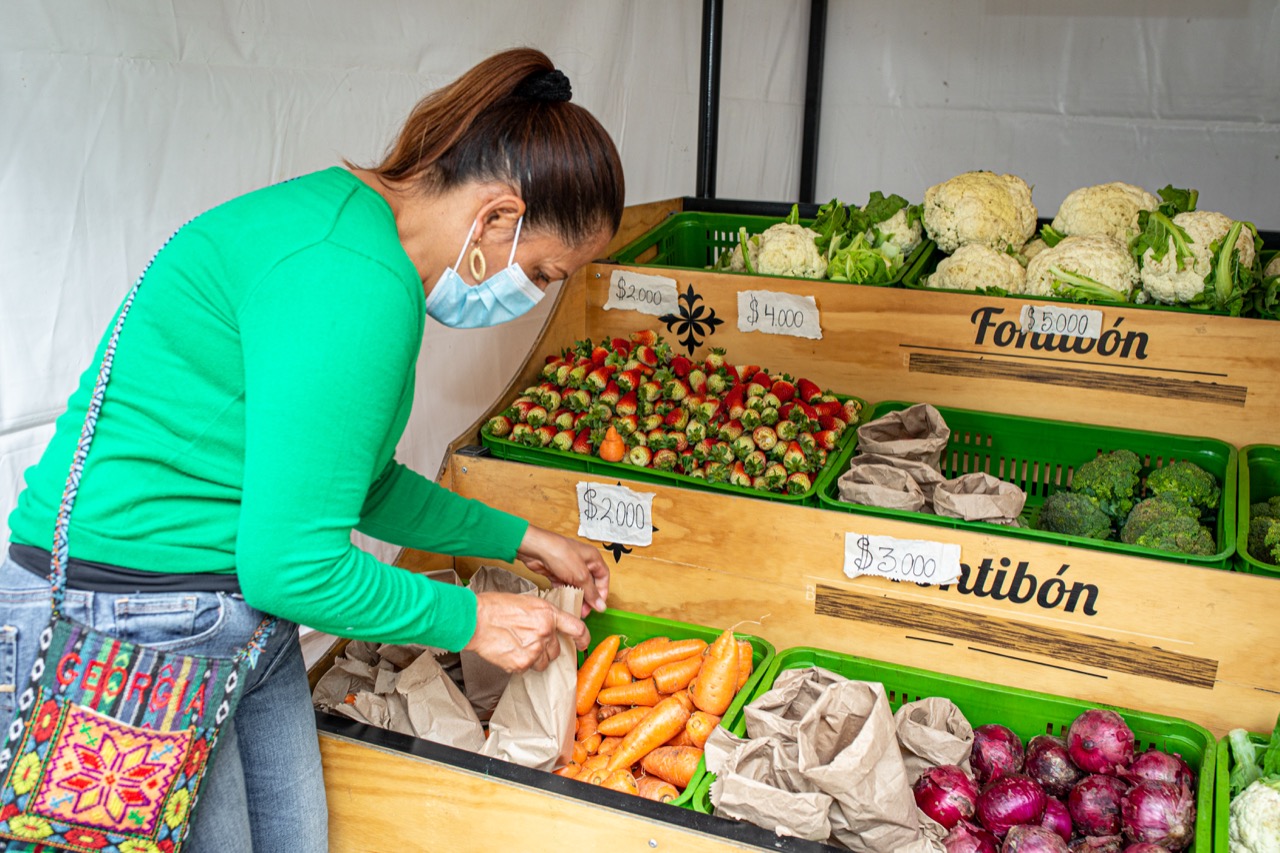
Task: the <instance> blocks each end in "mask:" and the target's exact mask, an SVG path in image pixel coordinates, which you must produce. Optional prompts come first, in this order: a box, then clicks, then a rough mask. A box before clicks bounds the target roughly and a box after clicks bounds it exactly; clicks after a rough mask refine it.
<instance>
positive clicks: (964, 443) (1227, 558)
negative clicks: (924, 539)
mask: <svg viewBox="0 0 1280 853" xmlns="http://www.w3.org/2000/svg"><path fill="white" fill-rule="evenodd" d="M910 405H911V404H910V403H904V402H897V401H891V402H884V403H880V404H878V405H877V406H876V407H875V408H874V409H873V410H872V412H871V413H870V415H868V416H867V418H866V420H867V421H872V420H875V419H876V418H879V417H881V416H883V415H886V414H888V413H889V412H893V411H897V410H899V409H905V408H907V407H908V406H910ZM938 411H939V412H940V413H941V415H942V417H943V420H945V421H946V422H947V426H949V427H950V428H951V441H950V444H949V445H948V446H947V449H946V450H945V451H944V452H943V456H942V459H941V468H942V473H943V476H945V477H948V478H951V477H958V476H960V475H961V474H968V473H970V472H973V471H983V472H985V473H988V474H991V475H992V476H994V477H998V478H999V479H1001V480H1005V481H1007V482H1010V483H1013V484H1014V485H1016V486H1018V487H1019V488H1021V489H1022V490H1023V491H1024V492H1026V495H1027V502H1026V507H1025V509H1024V511H1023V514H1022V518H1021V521H1022V523H1023V524H1024V525H1026V526H1024V527H1008V526H1006V525H1002V524H990V523H987V522H981V521H962V520H960V519H957V518H943V517H940V516H937V515H934V514H932V513H927V512H909V511H906V510H898V509H885V508H883V507H872V506H862V505H860V504H850V503H845V502H844V501H841V500H840V497H839V496H840V491H839V479H840V475H841V474H843V473H844V472H845V470H847V469H848V467H849V460H851V459H852V458H853V457H854V456H855V455H856V453H857V448H856V446H850V447H846V448H845V449H844V450H843V451H842V452H841V454H840V455H839V456H838V457H837V458H836V460H835V462H834V465H835V470H834V472H833V473H832V474H831V475H830V476H829V477H828V478H827V479H826V480H824V481H823V489H822V492H821V494H820V495H819V500H820V503H821V504H822V506H823V507H824V508H826V509H835V510H840V511H843V512H850V513H855V514H861V515H875V516H879V517H882V518H895V519H900V520H902V521H913V522H919V523H924V524H933V525H939V526H942V527H950V528H953V529H959V530H975V531H981V532H983V533H990V534H994V535H999V536H1011V537H1017V538H1021V539H1035V540H1039V541H1042V542H1057V543H1063V544H1067V545H1073V546H1077V547H1082V548H1092V549H1095V550H1101V551H1113V552H1119V553H1125V554H1133V555H1136V556H1142V557H1156V558H1159V559H1161V560H1166V561H1171V562H1177V563H1186V564H1188V565H1194V566H1204V567H1208V568H1217V569H1225V568H1229V567H1230V565H1231V559H1232V555H1233V554H1234V553H1235V548H1236V468H1237V460H1236V450H1235V448H1234V447H1233V446H1231V445H1230V444H1227V443H1226V442H1224V441H1218V440H1216V439H1212V438H1193V437H1189V436H1180V435H1170V434H1167V433H1157V432H1143V431H1139V430H1130V429H1118V428H1115V427H1102V426H1090V425H1087V424H1078V423H1072V422H1070V421H1051V420H1043V419H1040V418H1024V417H1018V416H1016V415H999V414H992V413H988V412H978V411H973V410H969V409H951V408H944V407H938ZM1121 448H1125V449H1128V450H1132V451H1133V452H1134V453H1137V454H1138V456H1140V457H1143V460H1144V462H1145V463H1146V465H1147V467H1150V468H1157V467H1160V466H1162V465H1165V464H1167V463H1169V462H1173V461H1175V460H1185V461H1190V462H1194V463H1196V464H1197V465H1199V466H1201V467H1202V468H1204V469H1205V470H1206V471H1208V472H1209V473H1211V474H1213V475H1214V476H1215V477H1217V478H1218V482H1219V483H1221V485H1222V499H1221V501H1220V502H1219V504H1218V518H1217V529H1216V531H1215V536H1216V541H1217V545H1218V550H1217V552H1216V553H1214V554H1213V555H1212V556H1203V557H1202V556H1193V555H1190V554H1173V553H1170V552H1168V551H1157V550H1155V549H1153V548H1142V547H1139V546H1137V545H1126V544H1124V543H1123V542H1119V541H1110V540H1108V541H1102V540H1098V539H1088V538H1085V537H1083V536H1067V535H1064V534H1060V533H1049V532H1046V531H1043V530H1036V529H1034V524H1035V519H1036V516H1037V515H1038V513H1039V509H1040V505H1041V504H1042V503H1044V500H1045V498H1047V497H1048V496H1049V495H1051V494H1053V493H1054V492H1056V491H1058V490H1059V489H1063V488H1066V487H1067V485H1068V484H1069V483H1070V480H1071V475H1072V472H1073V471H1074V469H1075V466H1077V465H1080V464H1081V463H1083V462H1086V461H1088V460H1090V459H1092V458H1094V456H1095V455H1097V454H1098V453H1100V452H1108V451H1112V450H1119V449H1121ZM828 464H832V463H830V462H829V463H828Z"/></svg>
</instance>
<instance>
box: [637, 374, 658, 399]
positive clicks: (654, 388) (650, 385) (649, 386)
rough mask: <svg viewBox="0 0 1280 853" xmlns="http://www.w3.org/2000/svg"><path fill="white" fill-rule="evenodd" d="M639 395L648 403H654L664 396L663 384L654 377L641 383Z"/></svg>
mask: <svg viewBox="0 0 1280 853" xmlns="http://www.w3.org/2000/svg"><path fill="white" fill-rule="evenodd" d="M638 391H639V397H640V399H641V400H644V401H645V402H646V403H652V402H654V401H655V400H657V399H658V398H659V397H661V396H662V386H661V385H659V384H658V383H657V382H655V381H654V380H652V379H646V380H645V381H644V382H641V383H640V388H639V389H638Z"/></svg>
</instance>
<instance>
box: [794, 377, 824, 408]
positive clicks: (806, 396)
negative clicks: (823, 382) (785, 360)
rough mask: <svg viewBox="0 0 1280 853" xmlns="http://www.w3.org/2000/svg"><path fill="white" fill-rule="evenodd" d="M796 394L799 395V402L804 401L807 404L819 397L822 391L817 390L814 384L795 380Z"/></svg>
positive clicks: (803, 380) (806, 380)
mask: <svg viewBox="0 0 1280 853" xmlns="http://www.w3.org/2000/svg"><path fill="white" fill-rule="evenodd" d="M796 393H797V394H798V395H799V397H800V399H801V400H804V401H805V402H806V403H807V402H809V401H810V400H813V399H815V398H816V397H821V396H822V389H821V388H819V387H818V386H817V384H816V383H814V382H810V381H809V380H808V379H803V378H802V379H797V380H796Z"/></svg>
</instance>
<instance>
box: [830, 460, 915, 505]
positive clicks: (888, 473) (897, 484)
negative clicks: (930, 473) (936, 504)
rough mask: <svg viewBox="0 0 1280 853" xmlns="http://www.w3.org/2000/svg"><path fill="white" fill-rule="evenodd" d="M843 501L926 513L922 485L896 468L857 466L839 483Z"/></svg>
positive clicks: (889, 466)
mask: <svg viewBox="0 0 1280 853" xmlns="http://www.w3.org/2000/svg"><path fill="white" fill-rule="evenodd" d="M836 482H837V486H838V488H839V490H840V500H842V501H844V502H845V503H851V504H860V505H862V506H878V507H883V508H885V509H903V510H909V511H910V512H927V511H928V510H927V509H926V507H925V504H926V502H927V501H926V498H925V494H924V492H923V491H922V490H921V488H920V485H919V484H918V483H917V482H916V481H915V478H914V477H912V476H911V475H910V474H909V473H907V472H906V471H905V470H903V469H901V468H898V467H896V466H894V465H867V464H862V465H855V466H853V467H851V468H849V470H848V471H845V472H844V473H843V474H841V475H840V479H839V480H837V481H836Z"/></svg>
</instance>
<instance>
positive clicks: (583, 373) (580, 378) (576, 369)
mask: <svg viewBox="0 0 1280 853" xmlns="http://www.w3.org/2000/svg"><path fill="white" fill-rule="evenodd" d="M590 368H591V362H587V363H586V364H575V365H574V366H573V369H571V370H570V371H569V375H568V376H567V377H566V378H565V381H564V382H562V383H561V385H564V386H567V387H569V388H581V387H582V383H584V382H586V381H587V374H588V373H590V372H591V371H590Z"/></svg>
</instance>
